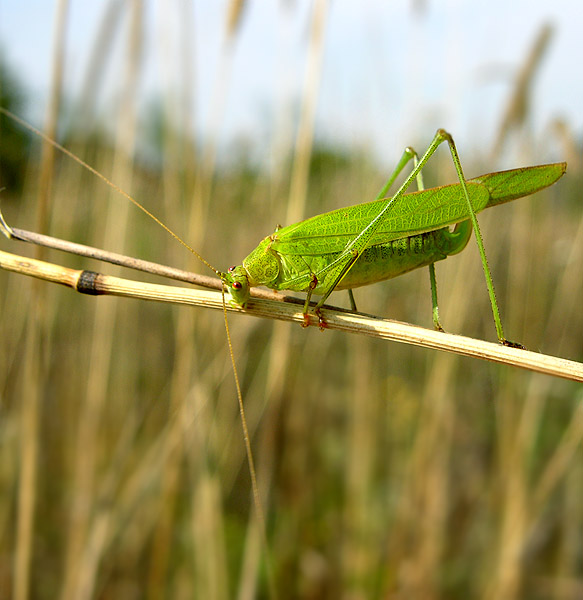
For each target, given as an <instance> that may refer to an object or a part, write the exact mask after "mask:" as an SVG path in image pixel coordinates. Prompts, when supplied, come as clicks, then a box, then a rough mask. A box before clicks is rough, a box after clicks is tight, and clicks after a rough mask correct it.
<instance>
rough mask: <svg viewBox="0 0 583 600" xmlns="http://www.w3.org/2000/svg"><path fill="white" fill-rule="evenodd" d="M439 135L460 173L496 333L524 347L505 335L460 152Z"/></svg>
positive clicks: (448, 137)
mask: <svg viewBox="0 0 583 600" xmlns="http://www.w3.org/2000/svg"><path fill="white" fill-rule="evenodd" d="M437 133H438V135H440V136H441V137H442V140H443V141H447V144H448V146H449V151H450V153H451V157H452V160H453V164H454V166H455V170H456V172H457V175H458V179H459V182H460V184H461V186H462V190H463V193H464V196H465V199H466V202H467V205H468V212H469V216H470V220H471V222H472V228H473V230H474V234H475V237H476V243H477V245H478V251H479V253H480V258H481V260H482V267H483V269H484V276H485V278H486V287H487V288H488V295H489V296H490V304H491V305H492V314H493V315H494V323H495V325H496V334H497V336H498V340H499V341H500V343H501V344H504V345H505V346H511V347H513V348H523V346H522V345H521V344H518V343H516V342H511V341H509V340H507V339H506V338H505V337H504V330H503V328H502V320H501V319H500V311H499V309H498V302H497V301H496V293H495V292H494V282H493V280H492V273H491V271H490V267H489V265H488V260H487V258H486V250H485V249H484V241H483V239H482V234H481V232H480V226H479V225H478V219H477V217H476V213H475V211H474V207H473V206H472V203H471V201H470V195H469V192H468V187H467V185H466V179H465V177H464V173H463V170H462V165H461V161H460V158H459V154H458V152H457V149H456V146H455V142H454V141H453V138H452V137H451V135H450V134H449V133H447V132H446V131H444V130H443V129H440V130H439V131H438V132H437Z"/></svg>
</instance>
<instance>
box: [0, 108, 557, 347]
mask: <svg viewBox="0 0 583 600" xmlns="http://www.w3.org/2000/svg"><path fill="white" fill-rule="evenodd" d="M0 113H2V114H5V115H7V116H8V117H10V118H11V119H13V120H15V121H16V122H18V123H20V124H21V125H22V126H23V127H25V128H27V129H29V130H30V131H32V132H33V133H35V134H36V135H38V136H40V137H41V138H43V139H44V140H45V141H47V142H48V143H50V144H52V145H53V146H55V147H56V148H58V149H59V150H61V151H62V152H64V153H65V154H67V155H68V156H70V157H71V158H72V159H73V160H75V161H76V162H78V163H79V164H81V165H83V166H84V167H85V168H86V169H88V170H89V171H91V172H92V173H94V174H95V175H96V176H97V177H99V178H100V179H102V180H104V181H105V182H106V183H108V184H109V185H110V186H112V187H113V188H114V189H116V190H117V191H118V192H120V193H121V194H122V195H124V196H125V197H126V198H127V199H128V200H130V201H131V202H133V203H134V204H135V205H136V206H137V207H138V208H140V209H141V210H142V211H144V212H145V213H146V214H147V215H148V216H149V217H151V218H152V219H153V220H154V221H156V222H157V223H158V224H159V225H161V226H162V227H163V228H164V229H165V230H166V231H167V232H168V233H170V234H171V235H172V236H174V237H175V238H176V239H177V240H178V241H179V242H180V243H181V244H183V245H184V246H185V247H186V248H188V249H189V250H190V251H191V252H192V253H193V254H194V255H195V256H197V257H198V258H199V259H200V260H201V261H202V262H203V263H204V264H205V265H206V266H207V267H209V268H210V269H211V270H212V271H214V272H215V273H216V274H217V275H218V276H219V277H220V278H221V280H222V282H223V285H224V286H225V287H226V288H227V290H228V292H229V294H230V296H231V299H232V302H233V303H234V304H236V305H239V306H241V307H245V305H246V303H247V301H248V299H249V295H250V294H249V288H250V287H251V286H257V285H265V286H267V287H270V288H271V289H275V290H292V291H297V292H306V294H307V296H306V301H305V304H304V323H303V324H304V326H307V325H309V315H308V309H309V306H310V299H311V297H312V294H314V293H315V294H320V295H321V298H320V300H319V302H318V303H317V304H316V307H315V313H316V315H317V316H318V319H319V323H320V325H321V326H323V324H324V321H323V317H322V314H321V311H320V309H321V307H322V306H323V304H324V302H325V301H326V299H327V298H328V296H329V295H330V294H331V293H332V292H333V291H334V290H341V289H347V290H348V291H349V293H350V298H351V303H352V306H353V308H355V305H354V299H353V297H352V292H351V290H352V289H353V288H356V287H359V286H363V285H369V284H372V283H376V282H377V281H383V280H385V279H390V278H392V277H396V276H397V275H401V274H403V273H406V272H408V271H411V270H413V269H416V268H418V267H422V266H429V273H430V280H431V296H432V303H433V321H434V324H435V327H436V328H437V329H441V325H440V323H439V316H438V310H437V291H436V283H435V271H434V263H435V262H436V261H438V260H443V259H445V258H447V256H450V255H453V254H457V253H458V252H461V251H462V250H463V249H464V248H465V246H466V245H467V243H468V241H469V238H470V236H471V232H472V229H473V230H474V232H475V234H476V242H477V244H478V249H479V252H480V257H481V260H482V265H483V268H484V275H485V277H486V285H487V288H488V293H489V296H490V302H491V305H492V312H493V315H494V321H495V324H496V332H497V335H498V339H499V340H500V342H502V343H504V344H510V345H513V344H512V343H511V342H507V340H506V339H505V338H504V333H503V329H502V323H501V320H500V314H499V310H498V305H497V302H496V297H495V294H494V285H493V283H492V276H491V274H490V269H489V267H488V262H487V260H486V254H485V250H484V244H483V241H482V236H481V233H480V229H479V226H478V221H477V219H476V213H478V212H480V211H481V210H484V209H485V208H488V207H490V206H496V205H497V204H503V203H505V202H510V201H511V200H516V199H517V198H521V197H523V196H528V195H530V194H534V193H535V192H537V191H539V190H542V189H544V188H546V187H548V186H550V185H552V184H553V183H555V182H556V181H557V180H558V179H560V178H561V177H562V175H563V174H564V173H565V171H566V168H567V165H566V163H564V162H563V163H554V164H549V165H540V166H534V167H523V168H519V169H513V170H510V171H501V172H496V173H489V174H487V175H482V176H480V177H476V178H474V179H470V180H468V181H466V179H465V178H464V174H463V171H462V167H461V163H460V159H459V156H458V153H457V150H456V147H455V144H454V141H453V139H452V137H451V135H450V134H449V133H447V132H446V131H444V130H443V129H439V130H438V131H437V133H436V134H435V137H434V138H433V141H432V142H431V144H430V145H429V147H428V149H427V150H426V152H425V154H424V155H423V156H422V157H421V159H420V160H417V156H416V154H415V153H414V152H413V151H412V150H411V149H410V148H407V149H406V150H405V152H404V154H403V156H402V158H401V160H400V161H399V163H398V165H397V167H396V169H395V171H394V172H393V174H392V175H391V177H390V178H389V180H388V181H387V183H386V184H385V185H384V186H383V188H382V190H381V191H380V193H379V194H378V196H377V198H376V200H374V201H373V202H368V203H363V204H357V205H355V206H349V207H346V208H341V209H338V210H334V211H332V212H329V213H325V214H322V215H317V216H315V217H312V218H310V219H306V220H305V221H301V222H300V223H296V224H294V225H288V226H287V227H281V228H280V227H278V228H277V229H276V231H275V232H274V233H273V234H271V235H269V236H267V237H266V238H264V239H263V240H262V241H261V242H260V244H259V245H258V246H257V248H256V249H255V250H253V251H252V252H251V254H249V255H248V256H247V258H245V259H244V260H243V263H242V264H241V265H240V266H237V267H231V268H230V269H229V270H228V272H226V273H223V272H221V271H218V270H217V269H215V268H214V267H213V266H212V265H211V264H210V263H209V262H207V261H206V260H205V259H204V258H203V257H202V256H201V255H200V254H199V253H198V252H196V251H195V250H194V249H193V248H191V247H190V246H189V245H188V244H186V242H184V241H183V240H182V239H181V238H180V237H179V236H177V235H176V234H175V233H174V232H173V231H171V230H170V229H169V228H168V227H167V226H166V225H164V224H163V223H162V222H161V221H160V220H159V219H158V218H157V217H155V216H154V215H153V214H152V213H150V212H149V211H148V210H147V209H146V208H144V207H143V206H142V205H141V204H140V203H139V202H138V201H137V200H135V199H134V198H132V197H131V196H130V195H129V194H127V193H125V192H124V191H123V190H121V189H120V188H118V187H117V186H116V185H115V184H113V183H112V182H111V181H109V180H108V179H107V178H106V177H104V176H103V175H102V174H101V173H99V172H98V171H96V170H95V169H93V168H92V167H91V166H89V165H88V164H87V163H85V162H84V161H83V160H81V159H80V158H79V157H77V156H76V155H74V154H73V153H72V152H70V151H69V150H67V149H66V148H64V147H63V146H61V145H60V144H58V143H57V142H55V141H54V140H52V139H51V138H49V137H48V136H46V135H45V134H43V133H42V132H40V131H39V130H37V129H36V128H34V127H32V126H31V125H30V124H28V123H26V122H25V121H23V120H22V119H20V118H19V117H17V116H16V115H14V114H12V113H10V112H9V111H8V110H6V109H4V108H3V107H0ZM443 142H447V143H448V145H449V149H450V152H451V156H452V160H453V163H454V166H455V169H456V171H457V175H458V179H459V183H456V184H451V185H445V186H441V187H437V188H431V189H428V190H424V189H422V188H423V184H422V178H421V171H422V169H423V167H424V166H425V164H426V163H427V161H428V160H429V159H430V158H431V156H432V155H433V154H434V152H435V151H436V150H437V148H438V147H439V145H440V144H441V143H443ZM411 159H413V160H414V161H415V168H414V169H413V170H412V172H411V173H410V174H409V175H408V177H407V178H406V179H405V181H404V183H403V184H402V185H401V187H400V188H399V189H398V191H397V192H396V194H394V195H393V196H392V197H389V198H385V196H386V194H387V192H388V189H389V188H390V186H391V185H392V184H393V183H394V181H395V179H396V178H397V176H398V175H399V173H400V172H401V171H402V170H403V168H404V167H405V166H406V164H407V163H408V162H409V161H410V160H411ZM415 179H416V180H417V183H418V186H419V188H420V190H419V191H417V192H412V193H405V192H406V191H407V189H408V188H409V187H410V185H411V184H412V182H413V181H414V180H415ZM450 225H455V229H454V230H453V231H450V230H449V226H450Z"/></svg>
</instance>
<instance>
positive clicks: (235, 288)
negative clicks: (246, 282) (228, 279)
mask: <svg viewBox="0 0 583 600" xmlns="http://www.w3.org/2000/svg"><path fill="white" fill-rule="evenodd" d="M230 270H231V269H229V271H230ZM242 287H243V286H242V285H241V283H240V282H239V281H235V283H233V289H234V290H240V289H241V288H242Z"/></svg>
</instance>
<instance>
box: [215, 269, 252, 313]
mask: <svg viewBox="0 0 583 600" xmlns="http://www.w3.org/2000/svg"><path fill="white" fill-rule="evenodd" d="M221 279H222V281H223V283H224V284H225V287H226V288H227V291H228V292H229V295H230V296H231V300H232V301H233V302H234V303H235V304H238V305H239V306H242V307H245V304H247V300H249V278H248V276H247V271H246V270H245V267H243V265H239V266H238V267H231V268H230V269H229V270H228V271H227V272H226V273H221Z"/></svg>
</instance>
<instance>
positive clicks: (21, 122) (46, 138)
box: [0, 106, 223, 279]
mask: <svg viewBox="0 0 583 600" xmlns="http://www.w3.org/2000/svg"><path fill="white" fill-rule="evenodd" d="M0 113H1V114H4V115H6V116H7V117H9V118H11V119H14V121H16V122H17V123H18V124H19V125H21V126H22V127H24V128H25V129H28V130H29V131H31V132H32V133H34V134H35V135H38V136H39V137H40V138H41V139H43V140H44V141H45V142H47V143H48V144H51V145H52V146H54V147H55V148H57V149H58V150H60V151H61V152H63V154H66V155H67V156H68V157H69V158H72V159H73V160H74V161H75V162H76V163H78V164H80V165H81V166H82V167H85V168H86V169H87V170H88V171H89V172H90V173H93V175H95V176H96V177H99V179H101V180H102V181H104V182H105V183H107V185H109V186H111V187H112V188H113V189H114V190H115V191H116V192H118V193H120V194H121V195H122V196H124V197H125V198H127V199H128V200H129V201H130V202H131V203H132V204H134V206H137V207H138V208H139V209H140V210H141V211H142V212H144V213H145V214H146V215H148V217H150V219H152V220H153V221H155V222H156V223H158V225H160V227H162V228H163V229H165V230H166V231H167V232H168V233H169V234H170V235H171V236H172V237H173V238H174V239H175V240H177V241H178V242H180V243H181V244H182V245H183V246H184V247H185V248H186V249H187V250H189V251H190V252H192V254H194V255H195V256H196V257H197V258H198V260H200V261H201V262H202V263H203V264H205V265H206V266H207V267H208V268H209V269H210V270H211V271H213V272H214V273H215V274H216V275H218V276H219V277H221V279H222V275H223V274H222V273H221V272H220V271H217V269H215V268H214V267H213V266H212V265H211V264H210V263H209V262H208V261H207V260H205V259H204V258H203V257H202V256H201V255H200V254H199V253H198V252H197V251H196V250H195V249H194V248H192V247H191V246H189V245H188V244H187V243H186V242H185V241H184V240H183V239H182V238H181V237H180V236H179V235H178V234H176V233H174V232H173V231H172V229H170V227H168V226H167V225H164V223H162V221H160V219H158V217H156V216H155V215H153V214H152V213H151V212H150V211H149V210H148V209H147V208H146V207H145V206H142V205H141V204H140V203H139V202H138V201H137V200H136V199H134V198H132V196H130V195H129V194H128V193H127V192H126V191H124V190H122V189H121V188H120V187H119V186H117V185H116V184H115V183H113V181H110V180H109V179H108V178H107V177H106V176H105V175H103V174H101V173H100V172H99V171H97V170H96V169H94V168H93V167H92V166H91V165H89V164H88V163H86V162H85V161H84V160H83V159H81V158H79V157H78V156H77V155H75V154H73V153H72V152H71V151H70V150H67V148H65V146H62V145H61V144H59V142H57V141H55V140H53V139H52V138H51V137H49V136H48V135H46V134H45V133H43V132H42V131H40V130H39V129H37V128H36V127H34V126H33V125H31V124H30V123H28V122H27V121H25V120H24V119H21V118H20V117H17V116H16V115H15V114H13V113H11V112H10V111H9V110H6V109H5V108H3V107H2V106H0Z"/></svg>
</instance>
